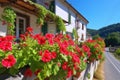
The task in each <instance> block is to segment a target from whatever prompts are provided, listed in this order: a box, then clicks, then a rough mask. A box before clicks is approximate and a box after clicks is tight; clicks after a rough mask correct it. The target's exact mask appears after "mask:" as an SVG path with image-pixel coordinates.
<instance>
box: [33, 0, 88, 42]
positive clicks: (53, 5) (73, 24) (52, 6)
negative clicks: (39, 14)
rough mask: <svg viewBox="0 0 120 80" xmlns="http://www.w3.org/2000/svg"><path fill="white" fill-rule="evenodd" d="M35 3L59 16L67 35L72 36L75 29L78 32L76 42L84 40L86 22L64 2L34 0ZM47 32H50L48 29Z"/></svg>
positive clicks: (60, 0)
mask: <svg viewBox="0 0 120 80" xmlns="http://www.w3.org/2000/svg"><path fill="white" fill-rule="evenodd" d="M34 1H35V0H34ZM35 2H37V3H39V4H41V5H43V6H45V7H46V8H47V9H49V10H51V11H52V12H54V13H55V14H56V15H58V16H60V17H61V18H62V19H63V21H64V22H65V26H66V31H67V33H69V34H71V35H72V31H73V28H75V29H76V30H77V32H78V36H79V39H78V40H79V41H85V40H86V27H87V24H88V21H87V19H86V18H85V17H83V16H82V15H81V14H80V13H79V12H78V11H77V10H76V9H75V8H74V7H72V6H71V5H70V4H69V3H68V2H67V1H66V0H36V1H35ZM50 26H51V25H50ZM52 27H53V25H52ZM48 31H50V30H49V29H48Z"/></svg>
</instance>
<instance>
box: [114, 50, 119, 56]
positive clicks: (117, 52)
mask: <svg viewBox="0 0 120 80" xmlns="http://www.w3.org/2000/svg"><path fill="white" fill-rule="evenodd" d="M115 53H116V54H117V55H118V56H120V48H118V49H117V50H116V51H115Z"/></svg>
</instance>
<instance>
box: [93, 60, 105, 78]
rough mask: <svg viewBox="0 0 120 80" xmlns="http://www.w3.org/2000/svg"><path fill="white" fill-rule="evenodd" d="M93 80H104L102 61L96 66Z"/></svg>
mask: <svg viewBox="0 0 120 80" xmlns="http://www.w3.org/2000/svg"><path fill="white" fill-rule="evenodd" d="M93 80H105V79H104V61H102V62H101V63H100V64H99V65H98V69H97V70H96V72H95V74H94V78H93Z"/></svg>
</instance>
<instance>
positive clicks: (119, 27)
mask: <svg viewBox="0 0 120 80" xmlns="http://www.w3.org/2000/svg"><path fill="white" fill-rule="evenodd" d="M87 31H88V33H89V34H91V35H92V36H94V35H96V34H99V35H100V36H101V37H106V36H107V35H108V34H109V33H112V32H120V23H117V24H112V25H108V26H106V27H103V28H101V29H99V30H93V29H87Z"/></svg>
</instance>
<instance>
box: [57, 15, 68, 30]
mask: <svg viewBox="0 0 120 80" xmlns="http://www.w3.org/2000/svg"><path fill="white" fill-rule="evenodd" d="M55 20H56V25H57V27H58V28H59V30H61V31H66V28H65V25H64V23H63V21H62V19H61V18H60V17H59V16H57V17H56V19H55Z"/></svg>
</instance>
